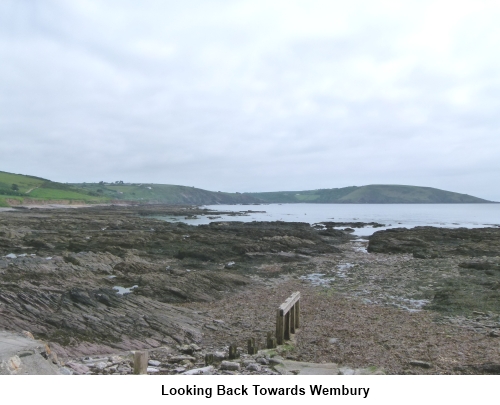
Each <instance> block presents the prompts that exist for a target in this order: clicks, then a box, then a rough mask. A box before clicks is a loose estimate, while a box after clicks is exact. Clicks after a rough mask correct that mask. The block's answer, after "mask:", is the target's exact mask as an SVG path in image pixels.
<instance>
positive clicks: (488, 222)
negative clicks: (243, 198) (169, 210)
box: [161, 204, 500, 236]
mask: <svg viewBox="0 0 500 405" xmlns="http://www.w3.org/2000/svg"><path fill="white" fill-rule="evenodd" d="M203 208H208V209H209V210H212V211H221V212H224V211H225V212H245V213H244V215H238V216H232V215H224V214H218V213H210V214H208V215H199V216H197V217H196V218H184V217H161V219H165V220H167V221H182V222H185V223H187V224H191V225H201V224H208V223H210V222H217V221H242V222H252V221H285V222H307V223H309V224H316V223H321V222H326V221H329V222H377V223H379V224H383V225H384V226H383V227H379V228H372V227H365V228H355V229H354V234H356V235H359V236H368V235H371V234H372V233H373V232H375V231H378V230H383V229H389V228H401V227H405V228H413V227H415V226H436V227H445V228H459V227H465V228H483V227H492V226H500V204H261V205H207V206H204V207H203ZM247 211H257V212H247ZM209 216H210V217H214V216H219V217H220V218H215V219H210V218H208V217H209ZM344 228H345V227H344Z"/></svg>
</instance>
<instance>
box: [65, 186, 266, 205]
mask: <svg viewBox="0 0 500 405" xmlns="http://www.w3.org/2000/svg"><path fill="white" fill-rule="evenodd" d="M74 186H75V187H78V188H81V189H82V190H86V191H87V192H89V193H92V194H95V195H99V196H103V197H106V198H109V199H111V200H123V201H137V202H143V203H160V204H197V205H205V204H251V203H257V202H259V200H258V199H256V198H255V197H252V196H249V195H247V194H240V193H224V192H220V191H218V192H214V191H207V190H202V189H200V188H195V187H186V186H176V185H171V184H146V183H134V184H129V183H123V184H122V183H104V182H101V183H83V184H74Z"/></svg>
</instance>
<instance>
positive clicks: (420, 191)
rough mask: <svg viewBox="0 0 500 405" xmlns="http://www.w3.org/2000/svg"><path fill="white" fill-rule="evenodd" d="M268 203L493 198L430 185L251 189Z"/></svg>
mask: <svg viewBox="0 0 500 405" xmlns="http://www.w3.org/2000/svg"><path fill="white" fill-rule="evenodd" d="M248 195H250V196H253V197H256V198H258V199H260V200H262V201H265V202H267V203H305V202H308V203H331V204H332V203H334V204H342V203H343V204H453V203H467V204H470V203H488V202H491V201H487V200H483V199H481V198H477V197H472V196H470V195H467V194H459V193H453V192H450V191H444V190H439V189H437V188H431V187H416V186H399V185H385V184H374V185H370V186H361V187H355V186H352V187H343V188H333V189H320V190H306V191H281V192H270V193H248Z"/></svg>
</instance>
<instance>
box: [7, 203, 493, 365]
mask: <svg viewBox="0 0 500 405" xmlns="http://www.w3.org/2000/svg"><path fill="white" fill-rule="evenodd" d="M207 214H208V215H212V216H217V215H216V214H218V213H213V214H210V213H209V212H207V210H204V209H201V208H197V207H185V206H99V207H87V208H83V209H74V208H71V209H57V210H54V209H43V208H34V209H33V208H32V209H23V210H21V209H16V210H10V211H3V212H0V256H1V257H0V329H5V330H11V331H15V332H20V331H29V332H31V333H32V334H33V335H34V336H35V337H36V338H37V339H42V340H44V341H47V342H48V343H49V345H50V347H51V350H52V351H54V352H55V353H57V355H58V356H57V360H56V361H57V364H58V366H60V367H62V369H63V371H62V372H63V373H75V374H128V373H131V365H130V361H131V359H130V356H129V353H130V351H133V350H141V349H146V350H149V352H150V359H151V360H152V362H153V363H152V365H151V367H152V368H151V370H152V371H151V372H152V373H160V374H181V373H188V374H193V373H194V374H196V373H197V372H195V371H192V370H197V369H204V368H206V367H212V368H210V369H209V371H207V373H208V372H209V373H211V374H219V373H222V374H228V373H229V374H231V373H239V374H247V373H250V374H252V373H254V374H255V373H257V374H274V373H281V374H283V373H284V374H287V373H291V374H294V373H296V372H292V371H294V369H293V367H296V368H297V369H300V368H301V367H302V366H299V365H298V364H299V363H301V364H302V363H304V364H305V363H308V364H309V363H315V364H336V366H335V367H337V368H335V367H334V366H332V368H331V369H330V371H331V372H332V373H337V374H338V373H347V374H360V373H361V374H366V373H368V374H373V373H387V374H414V373H418V374H423V373H424V374H478V373H479V374H495V373H499V372H500V371H499V369H500V366H498V365H500V353H499V351H498V344H499V342H500V339H499V336H500V333H499V332H500V315H499V314H500V299H499V298H500V295H499V294H500V288H499V286H500V270H499V267H500V253H499V252H500V238H499V236H500V229H495V228H485V229H473V230H472V229H459V230H443V229H440V228H431V227H422V228H414V229H412V230H407V229H394V230H386V231H379V232H376V233H374V234H373V235H372V236H371V237H370V238H369V240H364V239H359V238H356V237H354V236H353V235H352V233H351V231H350V229H349V228H352V227H355V226H366V225H367V224H359V223H343V224H339V223H334V222H331V223H327V222H325V223H322V224H321V225H316V226H310V225H309V224H305V223H285V222H259V223H257V222H252V223H243V222H237V221H236V222H214V223H211V224H210V225H200V226H189V225H186V224H184V223H169V222H165V221H161V220H158V219H155V218H153V217H154V216H178V217H192V216H197V215H207ZM243 214H244V213H243ZM369 225H370V226H372V227H377V226H379V225H380V224H374V223H373V224H369ZM341 226H346V227H348V228H347V229H345V230H341V229H338V228H339V227H341ZM368 252H370V253H368ZM296 290H300V291H301V292H302V294H303V296H304V304H303V307H304V324H303V327H302V328H301V330H300V331H299V332H298V333H297V335H296V338H295V341H294V342H292V343H291V344H289V345H285V346H284V347H281V348H280V349H279V350H278V351H277V352H276V351H274V352H272V353H270V352H261V353H260V354H259V355H257V356H256V355H253V356H249V355H245V354H244V350H243V348H244V347H245V346H246V339H248V338H251V337H252V338H255V339H256V340H257V342H260V344H261V347H263V340H264V338H265V335H266V333H267V332H268V331H272V330H273V328H274V315H275V312H274V311H275V308H276V307H277V305H279V303H281V301H282V300H284V299H285V298H286V296H287V295H288V294H289V293H291V292H293V291H296ZM332 308H335V310H334V311H332ZM229 344H237V345H238V346H239V347H240V348H241V350H240V351H241V357H240V359H238V360H237V361H236V362H235V361H233V360H231V362H233V363H237V364H238V367H236V366H235V365H229V366H228V365H225V366H223V364H226V363H223V362H224V361H229V360H228V359H226V358H225V357H227V346H228V345H229ZM215 353H218V354H217V355H216V356H215V357H216V358H217V359H218V361H216V362H215V364H205V361H204V357H205V355H206V354H215ZM102 354H106V356H102ZM179 356H181V357H179ZM182 356H187V357H185V358H182ZM266 362H267V363H266ZM287 362H289V363H287ZM290 362H295V363H293V364H295V365H290V364H292V363H290ZM285 363H286V364H288V366H287V367H288V368H287V367H285V366H283V364H285ZM155 364H156V366H155ZM228 367H229V368H228ZM231 367H233V369H230V368H231ZM280 367H281V369H280ZM290 367H291V368H290ZM304 367H305V366H304ZM280 370H281V371H280ZM332 370H334V371H332ZM295 371H296V370H295ZM318 372H319V371H318ZM200 373H203V372H200Z"/></svg>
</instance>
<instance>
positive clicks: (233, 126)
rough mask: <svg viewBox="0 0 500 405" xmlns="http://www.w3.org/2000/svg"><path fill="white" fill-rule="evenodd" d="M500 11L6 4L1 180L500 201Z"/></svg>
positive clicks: (473, 5)
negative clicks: (438, 193)
mask: <svg viewBox="0 0 500 405" xmlns="http://www.w3.org/2000/svg"><path fill="white" fill-rule="evenodd" d="M499 14H500V11H499V8H498V6H496V4H495V3H494V2H486V1H485V2H480V1H475V2H453V3H450V2H442V1H439V2H436V1H428V2H421V1H419V2H404V3H401V2H392V1H382V2H376V3H374V2H369V1H353V2H331V1H307V2H305V1H303V2H302V1H287V2H285V1H266V2H263V1H235V2H225V1H219V2H202V1H186V2H163V1H147V2H144V3H141V6H138V5H137V3H136V2H132V1H119V2H118V1H106V2H102V1H74V2H70V3H68V2H62V1H48V2H44V3H43V7H42V6H41V3H37V2H28V1H4V2H2V4H1V5H0V16H1V17H0V52H1V54H2V55H3V57H2V64H1V65H0V131H1V133H2V136H1V137H0V149H1V151H2V163H3V164H2V168H1V169H2V170H6V171H13V172H20V173H27V174H33V175H39V176H42V177H48V178H51V179H53V180H57V181H68V182H72V181H75V182H76V181H87V182H89V181H99V180H117V179H121V180H124V181H148V182H159V183H172V184H185V185H194V186H198V187H202V188H207V189H211V190H227V191H269V190H278V189H292V190H301V189H310V188H328V187H341V186H347V185H353V184H357V185H363V184H370V183H392V184H395V183H400V184H415V185H428V186H433V187H439V188H444V189H449V190H453V191H458V192H466V193H469V194H475V195H478V196H481V197H484V198H490V199H497V200H500V190H498V188H496V189H495V186H494V184H496V183H497V173H498V172H499V169H500V163H499V162H500V159H498V151H500V137H498V128H499V124H500V122H499V121H500V117H499V116H498V111H499V107H500V105H499V103H500V101H499V100H500V98H499V96H500V73H499V72H500V69H499V68H500V55H498V53H497V52H494V51H493V50H494V49H496V48H497V47H498V41H499V39H500V29H499V28H498V25H497V23H496V21H498V17H499Z"/></svg>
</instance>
